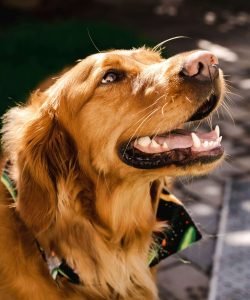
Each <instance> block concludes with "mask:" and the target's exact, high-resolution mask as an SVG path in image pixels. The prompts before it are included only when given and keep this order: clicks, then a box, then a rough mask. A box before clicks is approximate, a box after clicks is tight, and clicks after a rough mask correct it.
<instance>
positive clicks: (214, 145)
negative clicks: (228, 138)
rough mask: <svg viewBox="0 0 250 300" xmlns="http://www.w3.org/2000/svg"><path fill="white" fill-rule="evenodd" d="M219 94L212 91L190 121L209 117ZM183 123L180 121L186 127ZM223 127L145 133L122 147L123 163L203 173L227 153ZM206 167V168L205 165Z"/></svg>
mask: <svg viewBox="0 0 250 300" xmlns="http://www.w3.org/2000/svg"><path fill="white" fill-rule="evenodd" d="M218 99H219V97H217V96H216V95H214V94H212V95H211V96H210V97H209V99H208V100H209V101H206V102H205V103H204V104H203V105H202V106H201V107H200V108H199V109H198V110H197V111H196V112H195V113H194V114H193V115H192V116H191V117H190V118H189V119H188V120H187V123H188V122H192V121H197V120H202V119H204V118H206V117H207V116H208V115H209V114H210V113H211V112H212V111H213V110H214V109H215V107H216V106H217V104H218V102H219V100H218ZM182 125H183V124H180V126H182ZM221 139H222V137H221V136H220V130H219V127H218V126H216V128H215V129H214V130H212V131H211V132H207V133H199V132H196V131H192V132H190V131H187V130H184V129H179V128H178V129H174V130H171V131H170V132H165V133H162V134H159V135H152V136H144V137H140V138H137V139H134V140H131V141H129V142H125V143H122V144H121V145H120V146H119V147H118V153H119V157H120V159H121V160H122V161H123V163H125V164H127V165H129V166H132V167H134V168H138V169H158V168H166V167H171V166H175V167H177V168H178V169H182V170H188V172H190V173H195V172H196V168H195V166H196V165H199V169H200V170H201V173H202V174H203V173H206V172H207V171H210V170H211V169H212V168H213V167H214V166H216V165H217V162H219V161H220V160H221V159H222V157H223V154H224V149H223V147H222V146H221ZM201 166H202V168H201Z"/></svg>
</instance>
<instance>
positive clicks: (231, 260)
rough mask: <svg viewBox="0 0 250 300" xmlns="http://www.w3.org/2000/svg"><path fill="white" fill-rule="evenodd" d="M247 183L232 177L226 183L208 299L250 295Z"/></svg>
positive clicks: (240, 299)
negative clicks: (229, 182)
mask: <svg viewBox="0 0 250 300" xmlns="http://www.w3.org/2000/svg"><path fill="white" fill-rule="evenodd" d="M249 183H250V181H246V180H244V181H242V180H234V181H233V182H232V183H231V184H230V185H229V184H228V188H227V191H228V193H227V197H226V199H225V205H224V207H223V211H222V218H221V226H220V232H219V239H218V244H217V247H216V255H215V265H214V269H213V277H212V281H211V291H210V295H209V300H243V299H244V300H245V299H250V285H249V279H250V214H249V212H250V185H249ZM229 188H231V189H229ZM229 191H230V193H229Z"/></svg>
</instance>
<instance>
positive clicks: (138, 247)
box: [0, 48, 223, 300]
mask: <svg viewBox="0 0 250 300" xmlns="http://www.w3.org/2000/svg"><path fill="white" fill-rule="evenodd" d="M188 55H189V53H183V54H180V55H177V56H174V57H172V58H170V59H168V60H164V59H163V58H162V57H161V56H160V54H159V53H157V52H155V51H153V50H149V49H145V48H141V49H137V50H130V51H125V50H120V51H111V52H107V53H100V54H96V55H92V56H90V57H88V58H86V59H84V60H82V61H81V62H80V63H78V64H77V65H76V66H74V67H73V68H71V69H70V70H69V71H67V72H66V73H65V74H63V75H62V76H61V77H60V78H59V79H58V80H57V81H56V82H55V83H54V84H53V85H51V86H50V87H48V88H47V89H46V90H45V91H42V92H41V91H39V90H38V91H36V92H34V93H33V94H32V96H31V98H30V99H29V101H28V103H27V104H26V105H23V106H19V107H15V108H13V109H11V110H10V111H9V112H7V114H6V115H5V117H4V126H3V148H4V156H5V158H6V159H8V160H10V161H11V163H12V167H11V169H10V171H11V177H12V179H13V180H14V181H15V182H16V185H17V190H18V197H17V202H16V204H15V205H13V200H12V199H11V197H10V195H9V193H8V191H7V190H6V188H5V187H4V186H3V185H1V187H0V195H1V196H0V197H1V199H0V200H1V201H0V239H1V242H0V254H1V255H0V299H4V300H8V299H11V300H38V299H41V300H44V299H46V300H59V299H60V300H61V299H69V300H73V299H74V300H80V299H86V300H91V299H93V300H98V299H106V300H107V299H119V300H142V299H147V300H155V299H158V297H157V289H156V285H155V282H154V279H153V278H152V275H151V272H150V269H149V268H148V266H147V263H146V262H147V255H148V251H149V247H150V243H151V235H152V231H153V230H155V229H157V228H159V224H158V223H157V220H156V218H155V207H156V206H157V193H158V192H157V191H158V190H159V189H158V188H159V186H160V185H161V184H162V183H161V182H163V178H164V177H165V176H168V177H169V178H170V177H176V176H182V175H188V174H193V175H199V174H203V173H205V172H208V171H210V170H212V169H213V168H214V167H215V166H216V165H217V164H218V162H219V161H220V159H218V160H215V161H213V162H210V163H200V162H199V163H196V164H192V165H187V166H185V167H181V166H176V165H175V164H171V165H169V166H166V167H163V168H155V169H140V168H134V167H131V166H129V165H127V164H126V163H124V162H123V161H122V160H121V159H120V157H119V155H118V154H117V152H118V148H119V146H120V145H121V144H122V143H124V142H127V141H129V140H131V139H132V138H133V137H136V136H147V135H151V136H152V135H154V134H155V133H156V131H157V130H158V131H159V130H160V131H162V132H168V131H171V130H173V129H174V128H177V127H180V126H181V125H182V124H183V123H185V122H186V121H187V119H188V118H189V117H190V116H191V115H193V114H194V113H195V111H196V110H197V109H198V107H199V106H200V105H201V104H199V102H198V101H187V97H188V98H189V99H196V98H199V97H204V95H203V91H202V89H196V88H194V87H193V85H192V84H191V85H190V83H185V82H183V81H182V80H181V79H180V78H179V75H178V74H179V71H180V66H181V65H182V63H183V61H184V59H185V57H187V56H188ZM110 69H111V70H113V69H118V70H122V75H121V76H123V78H122V79H121V80H118V81H117V82H116V83H114V84H102V78H103V76H104V74H105V73H106V72H107V71H108V70H110ZM123 73H124V74H125V75H124V74H123ZM119 76H120V75H119ZM221 77H222V76H221V74H220V78H219V80H218V82H217V83H216V84H217V85H218V86H217V89H220V91H221V92H220V97H222V94H223V82H222V79H221ZM204 93H205V92H204ZM206 93H207V92H206ZM166 99H168V100H170V101H168V102H167V105H166ZM35 239H36V240H37V241H39V243H40V245H41V246H42V247H43V248H44V249H45V251H46V253H51V252H52V251H53V252H54V253H56V255H57V256H58V257H62V258H65V259H66V260H67V263H68V264H69V265H70V266H72V267H73V268H75V270H76V272H77V273H78V274H79V277H80V279H81V281H82V284H80V285H73V284H71V283H69V282H67V281H59V282H58V283H56V282H55V281H54V280H53V279H52V278H51V276H50V274H49V271H48V267H47V265H46V263H45V262H44V260H43V259H42V257H41V254H40V252H39V251H38V248H37V245H36V243H35Z"/></svg>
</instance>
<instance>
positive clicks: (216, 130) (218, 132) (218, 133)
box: [215, 125, 220, 138]
mask: <svg viewBox="0 0 250 300" xmlns="http://www.w3.org/2000/svg"><path fill="white" fill-rule="evenodd" d="M215 132H216V135H217V138H218V137H220V127H219V125H216V126H215Z"/></svg>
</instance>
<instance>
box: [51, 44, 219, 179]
mask: <svg viewBox="0 0 250 300" xmlns="http://www.w3.org/2000/svg"><path fill="white" fill-rule="evenodd" d="M46 93H47V95H48V99H51V98H52V99H56V102H57V105H58V118H59V120H60V121H61V122H62V123H63V126H64V127H65V128H66V129H67V130H68V132H69V133H70V135H71V136H72V137H73V139H74V141H75V142H76V145H77V149H78V151H79V153H81V155H80V157H79V158H80V160H81V164H82V166H83V168H86V167H87V168H88V166H91V168H92V170H91V171H92V172H95V173H96V174H98V173H100V172H101V173H104V174H112V175H115V176H118V177H124V176H128V174H130V175H133V174H138V173H140V174H142V175H143V174H145V176H148V175H149V174H152V175H153V176H156V177H157V176H158V175H163V174H166V175H170V176H178V175H185V174H201V173H204V172H207V171H209V170H211V169H212V168H213V167H214V166H215V165H216V164H217V163H218V162H219V161H220V158H221V157H222V154H223V150H222V147H221V145H220V141H221V138H220V135H219V130H218V129H217V130H213V131H212V132H209V133H198V132H195V131H190V132H188V131H187V130H185V129H180V128H183V126H184V127H185V124H188V123H191V122H192V121H200V120H202V119H204V118H206V117H207V116H208V115H209V114H210V113H211V112H212V111H213V110H215V108H217V107H218V105H219V103H220V100H221V99H222V97H223V93H224V81H223V77H222V72H221V70H220V69H219V68H218V60H217V58H216V57H215V56H214V55H213V54H211V53H209V52H206V51H192V52H187V53H182V54H179V55H176V56H174V57H171V58H169V59H163V58H162V57H161V56H160V55H159V53H156V52H154V51H152V50H148V49H144V48H143V49H138V50H130V51H124V50H120V51H111V52H107V53H100V54H96V55H93V56H91V57H89V58H87V59H85V60H83V61H82V62H80V63H79V64H78V65H77V66H75V67H74V68H73V69H72V70H70V71H69V72H68V73H67V74H65V75H64V76H63V77H62V78H61V79H60V80H58V82H57V83H56V84H55V85H54V86H52V87H51V88H50V89H49V90H48V91H47V92H46Z"/></svg>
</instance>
